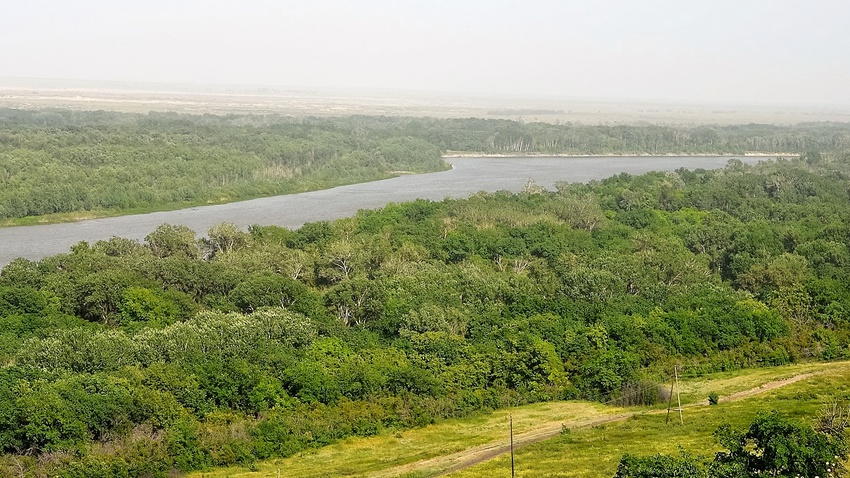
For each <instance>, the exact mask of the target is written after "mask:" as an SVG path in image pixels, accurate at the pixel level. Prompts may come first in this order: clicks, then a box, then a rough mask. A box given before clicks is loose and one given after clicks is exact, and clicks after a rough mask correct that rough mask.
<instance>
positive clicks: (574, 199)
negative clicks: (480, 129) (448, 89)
mask: <svg viewBox="0 0 850 478" xmlns="http://www.w3.org/2000/svg"><path fill="white" fill-rule="evenodd" d="M35 116H36V115H34V114H33V115H32V118H33V121H34V122H35ZM96 116H97V115H96V114H93V115H92V116H90V117H85V118H88V119H85V121H90V122H92V123H96V121H95V119H96ZM120 118H124V119H125V120H126V121H127V122H129V123H130V126H126V127H128V128H131V129H132V128H134V127H135V126H133V125H134V124H136V122H144V121H154V120H155V119H156V118H158V116H143V117H130V116H121V117H120ZM166 119H168V120H169V121H173V122H175V123H179V122H180V121H184V120H185V119H184V118H182V117H179V116H168V115H166V116H163V117H162V118H161V120H162V121H165V120H166ZM39 121H41V120H39ZM49 121H53V122H56V123H62V122H63V121H68V122H73V121H83V120H78V119H74V118H70V119H69V118H68V117H67V114H65V115H63V114H58V113H57V114H56V115H55V116H53V115H47V116H46V119H45V120H44V122H45V123H47V122H49ZM192 121H195V122H197V124H194V125H192V126H191V127H188V126H187V132H186V134H193V133H191V132H192V131H194V130H195V128H201V125H200V123H202V122H210V123H212V124H213V126H210V128H212V129H213V130H214V129H215V128H237V126H234V125H233V124H232V123H233V122H236V121H256V122H261V121H264V119H263V118H241V119H239V118H203V119H194V120H192ZM305 121H306V120H305ZM334 121H336V122H338V123H339V124H348V125H350V126H351V125H356V124H362V127H363V128H364V131H369V132H370V133H368V134H367V136H368V135H372V136H370V137H372V138H377V139H374V141H378V142H380V141H388V139H381V135H382V134H386V135H387V137H390V136H392V135H395V134H397V133H398V131H396V132H393V133H389V132H386V131H385V132H383V133H379V132H380V131H383V130H389V129H395V130H401V133H398V134H400V135H401V136H400V137H409V138H414V139H412V140H410V141H421V140H423V139H424V140H425V141H428V144H438V143H439V142H438V141H436V140H435V139H434V138H424V133H423V132H424V131H428V128H437V127H438V126H439V127H443V128H445V129H446V131H449V130H454V128H449V125H451V124H452V123H453V121H454V120H452V121H443V120H434V121H431V120H409V121H407V125H406V126H400V125H401V124H403V123H404V121H401V122H399V121H398V120H386V119H375V118H372V119H358V118H352V119H346V120H321V121H318V120H316V122H317V123H318V124H324V125H325V126H323V127H327V128H331V126H330V125H332V124H333V123H334ZM103 122H104V123H110V124H111V122H112V119H108V118H107V119H104V120H103ZM296 123H297V122H296V121H294V120H293V121H292V122H291V123H290V124H289V125H287V126H285V127H286V128H290V127H291V128H295V127H296V126H295V124H296ZM116 124H117V126H108V127H107V126H98V128H101V127H103V128H112V127H114V128H122V127H125V126H122V125H121V124H120V122H118V123H116ZM416 124H419V125H423V126H421V129H419V131H420V133H416V131H417V127H416V126H415V125H416ZM458 124H464V122H463V121H459V122H458ZM468 124H470V125H473V124H478V123H477V122H476V121H473V120H469V122H468ZM483 124H486V125H490V126H492V125H495V124H500V123H498V122H493V123H490V122H484V123H483ZM505 124H508V123H505ZM382 125H383V126H382ZM391 125H395V126H391ZM511 125H512V127H515V128H517V129H524V128H532V129H533V128H537V127H540V126H535V125H521V124H518V123H511ZM265 127H266V126H256V125H254V126H251V127H250V128H257V129H256V130H251V131H253V132H252V133H251V134H255V133H256V132H257V131H262V128H265ZM269 127H281V128H284V126H269ZM49 128H54V129H49ZM49 128H48V129H45V126H44V125H42V124H34V125H33V126H32V127H31V128H19V129H18V130H17V131H18V132H17V133H15V132H10V131H9V130H5V131H4V132H3V133H2V134H3V135H4V136H2V137H3V144H4V145H5V146H4V147H7V148H8V147H9V146H8V145H9V144H10V141H12V138H15V137H17V136H16V135H20V136H21V137H37V136H39V134H43V135H44V137H45V141H47V142H49V140H50V138H53V137H54V135H58V134H59V132H61V131H63V128H69V127H68V126H63V125H62V124H58V125H54V126H50V127H49ZM98 128H94V129H93V131H98V130H99V129H98ZM240 128H242V127H241V126H240ZM333 128H342V126H339V125H336V126H333ZM553 128H565V131H567V130H569V129H570V128H571V127H570V126H561V127H553ZM653 128H655V127H646V128H642V127H635V129H634V130H633V131H649V130H651V129H653ZM758 128H764V127H754V126H753V127H740V131H747V130H748V129H749V130H750V131H753V130H756V129H758ZM831 128H832V126H829V125H823V126H819V127H813V128H812V129H811V131H812V133H811V135H812V136H811V138H810V139H811V141H816V138H821V139H820V140H823V141H826V139H825V138H827V137H828V136H829V137H830V138H831V139H830V140H835V141H837V140H838V139H840V138H838V137H837V136H830V135H828V134H826V133H824V132H825V131H830V130H831ZM13 129H14V128H13ZM579 129H581V128H579ZM661 129H664V128H661ZM709 129H712V128H709ZM767 129H770V130H771V131H772V132H771V133H770V134H769V135H768V136H769V137H772V138H777V137H779V136H781V135H783V134H786V133H787V134H790V133H789V132H788V131H785V130H782V129H781V128H780V129H773V128H767ZM201 130H203V128H201ZM591 130H594V129H593V128H591ZM712 130H714V131H716V132H718V134H721V133H723V132H726V133H728V136H727V137H728V138H739V139H740V138H743V137H745V136H746V135H745V134H740V135H739V134H738V129H736V128H729V129H723V128H716V129H712ZM596 131H602V129H598V130H596ZM695 131H697V130H696V129H694V130H691V133H694V132H695ZM783 131H784V132H783ZM795 131H796V130H795ZM799 131H804V130H799ZM40 132H43V133H40ZM726 133H724V134H726ZM484 134H485V133H481V135H482V136H481V137H483V136H484ZM800 134H802V133H800ZM843 134H845V133H840V134H839V133H836V135H838V136H841V135H843ZM69 136H71V135H69ZM213 136H215V135H213ZM448 136H449V135H447V136H445V137H444V138H447V137H448ZM820 140H817V141H820ZM447 141H448V140H447ZM729 141H732V139H729ZM736 141H737V140H736ZM807 141H808V140H807ZM416 144H419V143H416ZM457 144H458V143H451V145H457ZM476 144H478V143H476ZM452 147H454V146H452ZM439 148H440V149H446V148H449V143H445V144H443V143H439ZM25 149H26V148H24V150H25ZM464 149H467V148H466V147H464ZM469 149H477V147H475V148H473V147H472V146H469ZM55 151H64V147H57V148H56V150H55ZM14 154H18V153H14ZM849 191H850V158H848V157H847V156H846V155H843V154H839V153H829V154H823V155H821V154H816V153H812V154H805V155H803V157H802V158H800V159H795V160H776V161H770V162H765V163H761V164H759V165H756V166H747V165H745V164H742V163H741V162H740V161H734V160H733V161H731V162H730V164H729V165H728V166H727V167H726V168H725V169H722V170H718V171H704V170H696V171H688V170H678V171H676V172H668V173H649V174H645V175H641V176H631V175H627V174H621V175H618V176H615V177H612V178H609V179H606V180H602V181H595V182H592V183H590V184H559V185H558V187H557V190H555V191H546V190H543V189H542V188H539V187H536V186H535V185H533V184H529V185H528V187H527V188H526V190H525V191H524V192H521V193H518V194H510V193H504V192H502V193H493V194H483V193H482V194H477V195H474V196H472V197H470V198H468V199H463V200H457V199H447V200H444V201H440V202H432V201H424V200H420V201H415V202H411V203H406V204H391V205H388V206H386V207H384V208H383V209H381V210H376V211H362V212H360V213H359V214H358V215H357V216H355V217H352V218H348V219H343V220H339V221H334V222H318V223H310V224H307V225H305V226H304V227H302V228H300V229H298V230H294V231H293V230H287V229H284V228H280V227H271V226H262V225H258V226H254V227H252V228H250V230H249V231H243V230H239V229H238V228H236V227H234V226H232V225H228V224H222V225H220V226H217V227H215V228H213V229H211V230H210V231H197V232H200V233H203V234H205V236H204V237H203V238H202V239H198V237H197V235H196V231H191V230H188V229H186V228H184V227H180V226H172V225H163V226H161V227H159V228H158V229H156V230H155V231H152V232H151V233H150V235H149V236H148V237H147V238H146V240H145V241H143V242H141V243H140V242H136V241H131V240H126V239H121V238H113V239H111V240H108V241H101V242H98V243H95V244H87V243H80V244H78V245H76V246H74V247H73V248H72V250H71V251H69V252H68V253H67V254H60V255H57V256H53V257H49V258H46V259H43V260H41V261H37V262H33V261H28V260H23V259H18V260H16V261H14V262H12V263H10V264H9V265H7V266H6V267H4V268H3V270H2V272H0V323H2V327H0V331H2V332H0V360H2V363H3V367H2V368H0V449H2V452H3V453H4V455H3V457H2V458H0V464H2V466H3V467H5V468H3V469H2V470H3V471H2V472H0V473H8V474H9V475H12V476H19V475H20V476H65V477H93V476H103V477H107V476H167V475H168V474H169V473H171V472H173V471H174V470H183V471H185V470H194V469H203V468H205V467H211V466H217V465H226V464H243V465H246V466H250V464H251V463H253V462H254V461H255V460H259V459H265V458H268V457H273V456H286V455H291V454H294V453H297V452H299V451H301V450H305V449H309V448H311V447H318V446H322V445H325V444H328V443H332V442H334V441H336V440H339V439H341V438H344V437H347V436H351V435H361V436H365V435H371V434H375V433H378V432H379V431H381V430H384V429H392V428H404V427H415V426H420V425H424V424H428V423H431V422H433V421H434V420H440V419H442V418H445V417H456V416H464V415H468V414H471V413H476V412H480V411H483V410H488V409H494V408H499V407H505V406H513V405H517V404H522V403H528V402H534V401H543V400H554V399H570V398H583V399H594V400H611V399H617V398H630V399H631V398H633V395H634V394H633V391H635V390H647V389H649V390H651V389H653V388H652V386H650V387H646V386H645V385H646V384H652V383H654V382H657V381H658V380H661V379H666V378H667V377H668V374H669V371H670V370H671V369H672V366H673V365H674V364H678V365H682V366H684V368H683V373H685V374H691V375H696V374H701V373H704V372H710V371H718V370H735V369H739V368H742V367H753V366H763V365H774V364H784V363H789V362H793V361H799V360H813V359H814V360H832V359H839V358H850V347H848V346H850V324H848V317H850V315H848V311H850V272H848V271H849V270H850V269H848V267H847V266H848V263H850V250H848V239H850V201H848V192H849ZM649 395H651V394H649ZM644 399H645V400H647V401H651V400H652V399H653V397H651V396H647V397H641V400H644Z"/></svg>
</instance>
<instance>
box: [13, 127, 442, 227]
mask: <svg viewBox="0 0 850 478" xmlns="http://www.w3.org/2000/svg"><path fill="white" fill-rule="evenodd" d="M251 120H252V118H251V117H245V118H240V117H225V118H219V117H213V116H189V115H175V114H165V113H156V114H150V115H132V114H123V113H107V112H71V111H52V112H45V111H18V110H0V219H3V218H22V217H27V216H39V215H45V214H55V213H72V212H78V211H98V210H108V211H113V212H116V211H123V210H128V209H137V208H146V209H156V208H165V207H168V208H173V207H181V206H183V207H185V206H188V205H193V204H203V203H217V202H222V201H232V200H237V199H247V198H251V197H258V196H265V195H276V194H286V193H293V192H301V191H306V190H313V189H321V188H329V187H332V186H337V185H341V184H350V183H356V182H364V181H370V180H375V179H383V178H387V177H390V176H392V175H393V174H398V173H399V172H414V173H421V172H428V171H439V170H442V169H445V167H446V165H445V163H443V162H442V160H441V159H440V151H439V149H438V148H437V147H435V146H433V145H431V144H429V143H426V142H425V141H423V140H421V139H418V138H414V137H410V136H405V135H385V134H376V133H375V132H374V131H367V130H358V129H356V128H354V127H337V126H336V125H334V124H331V123H327V122H314V123H308V124H303V123H301V122H296V121H291V120H286V119H285V118H278V119H277V121H276V122H269V123H264V122H261V123H262V124H252V121H251Z"/></svg>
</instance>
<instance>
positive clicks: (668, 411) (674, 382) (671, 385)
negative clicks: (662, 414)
mask: <svg viewBox="0 0 850 478" xmlns="http://www.w3.org/2000/svg"><path fill="white" fill-rule="evenodd" d="M673 375H674V376H675V375H676V366H675V365H674V366H673ZM675 385H676V379H675V378H674V379H673V380H670V400H669V401H668V402H667V419H666V420H664V424H665V425H667V424H669V423H670V409H671V408H673V387H674V386H675Z"/></svg>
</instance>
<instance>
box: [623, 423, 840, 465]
mask: <svg viewBox="0 0 850 478" xmlns="http://www.w3.org/2000/svg"><path fill="white" fill-rule="evenodd" d="M714 436H715V437H716V438H717V440H718V441H719V442H720V444H721V445H722V446H723V447H724V448H725V450H724V451H721V452H719V453H717V455H716V456H715V457H714V460H713V461H711V462H710V463H708V464H707V466H706V465H703V464H702V463H700V460H699V459H698V458H696V457H693V456H690V455H687V454H682V455H681V456H680V457H672V456H665V455H655V456H651V457H644V458H640V457H634V456H631V455H624V456H623V457H622V458H621V460H620V465H619V467H618V469H617V474H616V475H615V477H616V478H638V477H645V478H650V477H700V476H704V477H708V478H742V477H759V476H789V477H791V476H824V477H829V476H842V472H843V465H842V463H843V461H844V459H845V458H846V456H847V445H846V437H845V435H844V429H843V427H842V428H841V429H840V430H837V432H836V433H824V432H820V431H817V430H815V429H814V428H812V427H811V426H805V425H800V424H798V423H796V422H794V421H792V420H790V419H787V418H784V417H782V416H781V415H780V414H779V412H777V411H775V410H774V411H772V412H770V413H760V414H758V416H757V417H756V418H755V420H753V421H752V423H750V425H749V427H748V428H747V429H746V430H734V429H732V427H730V426H729V425H723V426H721V427H720V428H718V429H717V430H716V431H715V432H714Z"/></svg>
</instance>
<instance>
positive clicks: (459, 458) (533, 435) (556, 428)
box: [371, 371, 826, 478]
mask: <svg viewBox="0 0 850 478" xmlns="http://www.w3.org/2000/svg"><path fill="white" fill-rule="evenodd" d="M825 372H826V371H822V372H809V373H802V374H799V375H795V376H793V377H789V378H785V379H782V380H775V381H772V382H767V383H764V384H762V385H759V386H758V387H754V388H751V389H749V390H742V391H740V392H735V393H733V394H731V395H728V396H726V397H722V399H723V401H724V402H735V401H738V400H743V399H745V398H748V397H752V396H754V395H758V394H761V393H765V392H768V391H770V390H775V389H777V388H781V387H784V386H786V385H791V384H792V383H796V382H799V381H801V380H806V379H807V378H810V377H813V376H815V375H818V374H822V373H825ZM703 405H708V400H705V401H702V402H698V403H693V404H689V405H685V406H683V408H691V407H696V406H703ZM666 412H667V410H666V409H665V410H652V411H649V412H626V413H617V414H611V415H602V416H596V417H591V418H586V419H582V420H573V421H567V422H564V421H559V422H557V423H556V422H551V423H546V424H544V425H541V426H539V427H537V428H535V429H534V430H531V431H528V432H525V433H521V434H518V435H514V449H515V450H516V449H519V448H522V447H524V446H526V445H530V444H532V443H537V442H540V441H543V440H547V439H549V438H553V437H555V436H557V435H558V434H559V433H560V432H561V430H562V428H564V427H566V428H569V429H582V428H589V427H594V426H598V425H602V424H605V423H611V422H618V421H622V420H626V419H628V418H630V417H632V416H634V415H637V414H639V413H648V414H660V413H666ZM509 452H510V445H509V444H508V443H505V441H504V440H500V441H497V442H490V443H486V444H483V445H479V446H476V447H472V448H469V449H466V450H462V451H459V452H456V453H452V454H450V455H442V456H437V457H434V458H429V459H427V460H420V461H417V462H413V463H408V464H405V465H401V466H397V467H394V468H390V469H387V470H384V471H382V472H379V473H375V474H372V475H371V476H374V477H380V478H389V477H394V476H400V475H404V474H406V473H412V472H415V471H425V470H435V471H436V470H440V471H437V473H436V474H435V475H434V476H442V475H447V474H449V473H453V472H455V471H460V470H463V469H466V468H469V467H472V466H475V465H477V464H479V463H482V462H485V461H488V460H492V459H493V458H496V457H498V456H500V455H503V454H505V453H509Z"/></svg>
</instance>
